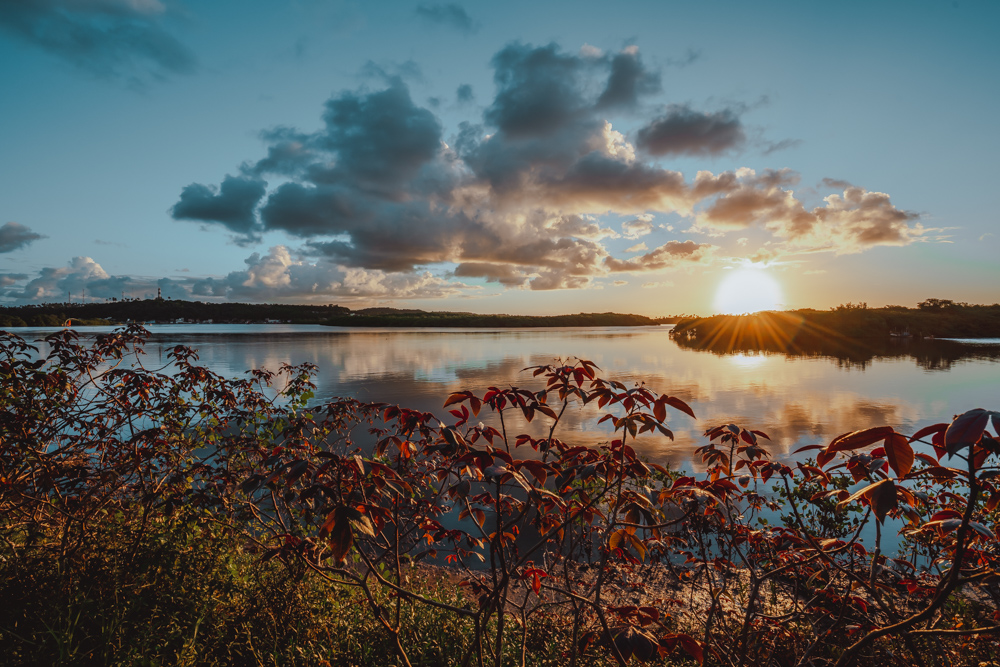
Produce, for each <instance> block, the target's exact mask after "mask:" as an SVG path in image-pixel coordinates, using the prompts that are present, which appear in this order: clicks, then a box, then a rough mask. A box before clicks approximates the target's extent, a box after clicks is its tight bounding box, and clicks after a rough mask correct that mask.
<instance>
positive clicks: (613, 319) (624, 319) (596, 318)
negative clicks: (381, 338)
mask: <svg viewBox="0 0 1000 667" xmlns="http://www.w3.org/2000/svg"><path fill="white" fill-rule="evenodd" d="M379 310H381V311H387V310H391V309H379ZM656 323H657V322H656V321H655V320H653V319H651V318H649V317H645V316H643V315H629V314H622V313H577V314H576V315H545V316H533V315H482V314H478V313H451V312H425V311H412V310H409V311H396V312H381V313H371V314H369V313H365V312H364V311H359V312H357V313H350V314H341V315H337V316H335V317H332V318H330V319H329V320H327V321H326V322H324V324H330V325H334V326H369V327H473V328H491V329H492V328H514V327H610V326H618V327H630V326H647V325H653V324H656Z"/></svg>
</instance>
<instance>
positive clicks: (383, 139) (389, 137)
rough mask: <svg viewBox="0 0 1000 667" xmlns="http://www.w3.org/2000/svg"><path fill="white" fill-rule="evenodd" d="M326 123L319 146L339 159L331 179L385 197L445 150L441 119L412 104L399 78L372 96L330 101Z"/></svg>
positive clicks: (345, 96)
mask: <svg viewBox="0 0 1000 667" xmlns="http://www.w3.org/2000/svg"><path fill="white" fill-rule="evenodd" d="M323 120H324V121H325V122H326V128H327V129H326V132H325V133H324V134H323V135H322V136H320V137H318V138H317V143H318V144H319V145H320V146H322V147H323V148H325V149H327V150H331V151H335V152H336V154H337V158H338V162H337V164H336V165H335V166H334V167H333V169H332V170H331V171H330V172H329V173H328V174H327V175H328V176H329V177H331V178H333V179H335V180H356V181H358V182H361V183H364V184H366V185H367V186H369V187H376V188H379V189H380V190H381V191H382V192H383V193H384V194H390V193H391V192H393V191H395V189H396V188H397V187H399V186H400V185H402V184H403V183H402V182H403V180H404V179H409V178H412V177H413V176H414V175H415V172H416V170H418V169H419V168H420V167H421V166H423V165H424V164H425V163H427V162H428V161H429V160H431V159H432V158H433V157H434V156H435V155H436V154H437V152H438V150H439V148H440V146H441V125H440V124H439V123H438V120H437V118H435V116H434V114H433V113H431V112H430V111H428V110H427V109H423V108H420V107H417V106H416V105H414V104H413V100H412V99H411V98H410V93H409V90H408V89H407V87H406V86H405V85H404V84H403V83H402V81H401V80H399V79H396V80H394V81H393V82H392V85H391V86H390V87H389V88H386V89H385V90H381V91H378V92H375V93H371V94H369V95H364V96H360V95H357V94H353V93H344V94H343V95H340V96H339V97H336V98H334V99H332V100H330V101H329V102H327V103H326V113H325V114H324V116H323ZM320 177H321V178H322V176H320ZM390 196H391V194H390Z"/></svg>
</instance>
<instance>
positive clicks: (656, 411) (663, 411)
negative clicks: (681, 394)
mask: <svg viewBox="0 0 1000 667" xmlns="http://www.w3.org/2000/svg"><path fill="white" fill-rule="evenodd" d="M661 398H662V397H661ZM653 417H654V418H655V419H656V421H658V422H663V421H665V420H666V418H667V406H666V404H665V403H664V402H663V401H662V400H660V399H659V398H658V399H656V402H655V403H653Z"/></svg>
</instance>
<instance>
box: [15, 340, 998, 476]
mask: <svg viewBox="0 0 1000 667" xmlns="http://www.w3.org/2000/svg"><path fill="white" fill-rule="evenodd" d="M148 328H149V330H150V331H151V332H152V338H151V340H150V342H149V343H148V345H147V347H146V351H147V361H148V362H149V364H150V365H156V364H158V363H161V362H166V361H167V354H168V352H169V350H170V349H171V348H172V347H173V346H174V345H186V346H190V347H193V348H196V349H197V350H198V351H199V355H200V363H202V364H204V365H206V366H208V367H210V368H211V369H212V370H214V371H216V372H218V373H221V374H223V375H226V376H229V377H236V376H239V375H241V374H242V373H243V372H245V371H246V370H247V369H250V368H261V367H265V368H270V369H272V370H276V369H277V368H278V367H279V366H280V365H281V364H283V363H288V364H299V363H303V362H309V363H313V364H316V365H317V366H318V368H319V373H318V375H317V377H316V382H317V385H318V386H317V390H316V399H317V400H322V401H326V400H331V399H333V398H335V397H337V396H350V397H355V398H359V399H361V400H365V401H376V402H385V403H395V404H400V405H404V406H407V407H412V408H417V409H420V410H424V411H429V412H433V413H435V414H437V415H439V416H440V417H441V418H442V419H443V420H444V421H446V422H448V421H450V420H451V418H450V417H449V416H448V415H447V410H444V409H442V407H441V406H442V403H443V401H444V399H445V397H446V396H447V395H448V394H449V393H450V392H452V391H456V390H460V389H471V390H473V391H475V392H477V393H481V392H483V391H485V390H486V389H487V388H488V387H489V386H491V385H495V386H500V387H504V386H509V385H512V384H513V385H518V386H522V387H525V388H529V389H532V390H537V389H541V388H542V386H541V383H540V382H539V381H538V379H537V378H532V377H531V373H530V372H524V371H523V369H524V368H526V367H529V366H534V365H540V364H548V363H552V362H553V361H554V360H555V359H557V358H570V357H579V358H583V359H588V360H590V361H593V362H595V363H596V364H597V365H598V366H600V368H601V370H602V372H603V374H604V376H605V377H608V378H611V379H616V380H619V381H621V382H624V383H626V384H627V385H632V384H633V383H645V384H646V385H647V386H649V387H650V388H652V389H653V390H655V391H657V392H661V393H667V394H670V395H672V396H677V397H679V398H681V399H683V400H684V401H687V402H688V403H689V404H690V405H691V407H692V408H693V409H694V412H695V414H696V415H697V417H698V418H697V419H691V418H690V417H688V416H687V415H684V414H681V413H679V412H673V413H671V414H670V416H669V426H670V428H671V429H672V430H673V432H674V435H675V439H674V441H670V440H669V439H667V438H666V437H663V436H659V435H657V436H652V435H649V434H644V435H642V436H640V438H639V441H638V442H637V443H636V444H635V446H636V449H637V450H639V451H640V452H641V453H643V454H644V455H646V456H648V457H650V458H651V459H652V460H655V461H659V462H662V463H670V464H671V465H673V466H675V467H680V468H685V469H689V470H700V469H702V465H701V463H700V461H698V460H696V457H694V455H693V450H694V449H695V448H696V447H698V446H700V445H702V444H705V439H704V438H703V437H702V433H703V432H704V431H705V430H706V429H708V428H710V427H712V426H715V425H718V424H720V423H728V422H734V423H736V424H739V425H741V426H746V427H748V428H756V429H760V430H763V431H765V432H766V433H768V434H769V435H770V436H771V438H772V441H773V444H772V451H773V452H774V453H775V454H776V455H777V456H778V457H779V458H784V459H788V458H790V456H789V455H790V452H792V451H793V450H795V449H796V448H798V447H800V446H803V445H807V444H826V443H828V442H829V441H830V440H831V439H832V438H834V437H835V436H837V435H839V434H841V433H845V432H847V431H852V430H856V429H860V428H866V427H869V426H882V425H889V426H893V427H895V428H896V429H898V430H900V431H902V432H904V433H912V432H914V431H916V430H917V429H919V428H922V427H923V426H926V425H928V424H932V423H936V422H941V421H949V420H950V419H951V418H952V416H953V415H954V414H957V413H960V412H964V411H965V410H968V409H971V408H976V407H984V408H989V409H996V408H1000V391H998V389H1000V344H997V341H974V343H975V344H966V343H965V342H956V341H945V340H939V341H918V340H914V341H893V342H890V343H885V344H882V345H881V346H880V347H878V348H877V349H872V350H869V351H867V352H865V353H863V354H860V356H859V354H858V353H857V352H856V351H855V352H852V353H851V354H845V355H841V356H837V355H836V354H832V353H826V352H824V351H823V350H818V351H803V350H799V351H797V353H796V354H783V353H779V352H768V353H753V352H748V351H744V352H741V353H737V354H721V353H717V352H712V351H708V350H698V349H693V348H691V347H688V346H683V345H679V344H678V343H677V342H675V341H674V340H673V339H671V338H670V336H669V327H620V328H616V327H609V328H600V329H584V328H579V329H576V328H551V329H502V330H467V329H409V330H408V329H362V328H337V327H323V326H303V325H221V324H219V325H191V324H186V325H185V324H178V325H151V326H149V327H148ZM106 330H107V329H102V328H97V327H94V328H86V329H80V331H81V333H83V334H84V335H88V336H89V335H93V334H95V333H97V332H101V331H106ZM11 331H12V332H14V333H17V334H18V335H21V336H22V337H25V338H37V337H40V336H42V335H44V334H45V333H47V332H48V331H51V329H48V330H46V329H12V330H11ZM600 415H601V413H600V412H599V411H597V410H596V408H594V407H590V408H586V409H585V408H583V407H582V406H573V407H572V408H571V409H570V410H568V411H567V413H566V416H565V418H564V423H563V424H562V425H561V427H560V430H559V431H557V437H561V438H562V439H563V440H564V441H568V442H575V443H580V444H588V445H593V444H597V443H599V442H602V441H607V440H608V439H609V438H610V437H612V436H611V433H610V430H609V428H607V424H603V425H599V424H597V421H598V419H599V417H600ZM481 417H482V418H484V420H485V421H487V422H489V421H491V420H490V419H489V417H488V416H486V415H485V414H483V415H481ZM540 421H544V418H539V419H536V420H535V423H533V424H531V425H529V424H527V423H526V422H525V421H524V419H523V418H517V417H515V418H512V419H511V420H508V422H507V426H508V429H510V430H512V431H515V432H521V431H525V430H526V431H530V432H533V433H535V434H536V435H540V434H541V433H542V429H543V428H544V424H541V423H539V422H540ZM560 434H561V435H560Z"/></svg>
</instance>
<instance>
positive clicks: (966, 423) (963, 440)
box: [944, 408, 992, 454]
mask: <svg viewBox="0 0 1000 667" xmlns="http://www.w3.org/2000/svg"><path fill="white" fill-rule="evenodd" d="M991 414H992V413H991V412H990V411H988V410H983V409H982V408H976V409H975V410H969V411H968V412H964V413H962V414H960V415H959V416H957V417H955V420H954V421H952V422H951V424H950V425H949V426H948V429H947V430H946V431H945V433H944V444H945V447H946V448H947V449H948V453H949V454H954V453H955V452H957V451H958V450H959V449H961V448H962V447H964V446H965V445H972V444H975V443H977V442H979V439H980V438H981V437H983V431H985V430H986V423H987V422H988V421H989V419H990V415H991Z"/></svg>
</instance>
